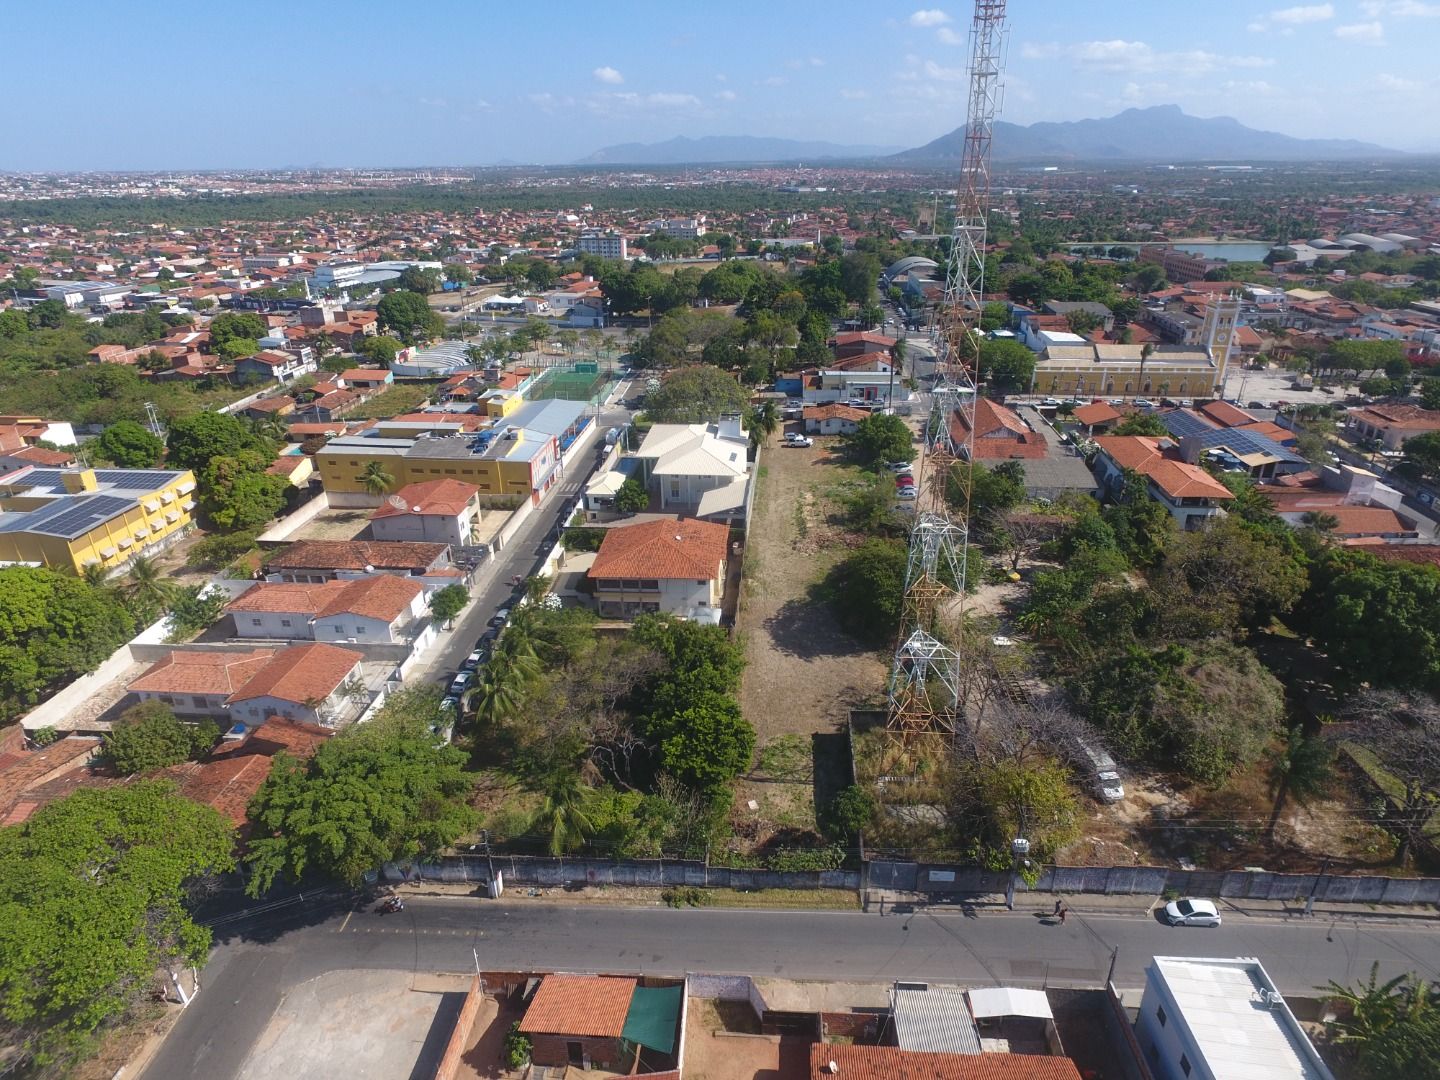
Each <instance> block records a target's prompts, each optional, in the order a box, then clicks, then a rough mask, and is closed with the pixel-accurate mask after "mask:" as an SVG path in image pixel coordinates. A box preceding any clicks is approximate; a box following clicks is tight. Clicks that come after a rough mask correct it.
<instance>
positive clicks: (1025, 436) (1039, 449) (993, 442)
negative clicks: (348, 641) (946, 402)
mask: <svg viewBox="0 0 1440 1080" xmlns="http://www.w3.org/2000/svg"><path fill="white" fill-rule="evenodd" d="M972 415H973V417H974V424H975V438H974V442H973V446H974V451H973V453H974V456H975V458H976V459H988V460H994V459H997V458H1043V457H1045V456H1047V454H1048V450H1047V449H1046V446H1045V439H1044V438H1043V437H1042V436H1041V435H1040V434H1039V433H1037V432H1034V431H1031V430H1030V429H1029V428H1028V427H1026V425H1025V421H1023V420H1021V419H1020V417H1018V416H1016V415H1015V413H1014V412H1012V411H1011V410H1009V409H1007V408H1006V407H1005V406H1004V405H997V404H995V402H993V401H991V400H990V399H989V398H981V399H980V400H979V401H977V402H975V403H974V404H973V405H961V406H960V407H959V408H958V409H956V410H955V412H954V413H953V414H952V415H951V418H950V433H951V435H952V437H953V438H954V439H955V440H956V441H957V442H960V441H963V440H964V438H965V433H966V431H967V429H968V428H969V427H970V424H971V417H972Z"/></svg>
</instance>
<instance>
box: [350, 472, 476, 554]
mask: <svg viewBox="0 0 1440 1080" xmlns="http://www.w3.org/2000/svg"><path fill="white" fill-rule="evenodd" d="M479 524H480V489H479V488H478V487H476V486H475V485H474V484H467V483H465V482H464V481H463V480H452V479H450V478H449V477H446V478H444V479H441V480H427V481H425V482H424V483H422V484H406V485H405V486H404V487H403V488H401V489H400V490H399V491H397V492H395V494H393V495H391V496H389V497H387V498H386V500H385V501H384V502H383V503H382V504H381V505H380V507H379V508H378V509H377V510H376V511H375V512H374V513H373V514H371V515H370V534H371V535H372V536H374V537H375V539H376V540H393V541H398V542H402V543H403V542H406V541H419V542H422V543H439V544H450V545H452V546H454V547H467V546H469V545H470V544H473V543H474V536H475V529H476V526H478V525H479Z"/></svg>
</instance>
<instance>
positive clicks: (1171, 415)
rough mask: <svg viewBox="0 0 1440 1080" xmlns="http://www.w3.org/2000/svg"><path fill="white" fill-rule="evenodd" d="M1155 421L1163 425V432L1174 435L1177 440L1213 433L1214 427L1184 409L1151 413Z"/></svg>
mask: <svg viewBox="0 0 1440 1080" xmlns="http://www.w3.org/2000/svg"><path fill="white" fill-rule="evenodd" d="M1151 415H1153V416H1154V417H1155V419H1157V420H1159V421H1160V423H1162V424H1164V425H1165V430H1166V431H1168V432H1170V434H1171V435H1174V436H1175V438H1177V439H1184V438H1187V437H1188V436H1191V435H1202V434H1204V433H1205V432H1207V431H1214V430H1215V425H1214V424H1212V423H1210V421H1208V420H1206V419H1205V418H1204V417H1202V416H1199V415H1198V414H1196V413H1193V412H1187V411H1185V410H1184V409H1170V410H1168V411H1166V412H1158V413H1152V414H1151Z"/></svg>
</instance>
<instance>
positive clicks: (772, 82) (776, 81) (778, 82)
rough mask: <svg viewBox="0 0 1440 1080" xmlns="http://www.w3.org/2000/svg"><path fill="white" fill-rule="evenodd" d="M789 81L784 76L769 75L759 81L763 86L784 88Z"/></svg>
mask: <svg viewBox="0 0 1440 1080" xmlns="http://www.w3.org/2000/svg"><path fill="white" fill-rule="evenodd" d="M789 81H790V80H789V79H787V78H785V76H784V75H770V76H768V77H766V78H764V79H761V80H760V82H761V83H762V84H763V85H765V86H784V85H785V84H786V83H787V82H789Z"/></svg>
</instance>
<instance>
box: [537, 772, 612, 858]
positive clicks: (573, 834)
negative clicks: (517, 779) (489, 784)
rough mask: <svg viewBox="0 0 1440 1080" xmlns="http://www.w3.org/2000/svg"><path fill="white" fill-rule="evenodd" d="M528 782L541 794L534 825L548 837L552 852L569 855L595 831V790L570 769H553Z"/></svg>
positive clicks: (553, 853) (549, 847)
mask: <svg viewBox="0 0 1440 1080" xmlns="http://www.w3.org/2000/svg"><path fill="white" fill-rule="evenodd" d="M527 785H528V786H530V787H531V789H532V790H533V791H535V792H536V793H537V794H539V795H540V796H541V802H540V806H539V808H538V809H537V810H536V812H535V817H534V820H533V822H532V825H531V827H532V828H534V829H536V830H537V831H539V832H540V833H542V834H543V835H544V836H545V838H546V845H547V850H548V851H549V852H550V854H551V855H565V854H567V853H568V852H571V851H574V850H575V849H576V848H578V847H579V846H580V845H581V844H583V843H584V842H585V840H586V838H587V837H589V836H590V835H591V834H592V833H594V832H595V824H594V822H593V821H592V820H591V806H592V804H593V803H594V801H595V797H594V790H593V789H592V788H591V787H590V785H589V784H587V783H585V780H584V778H583V777H581V775H580V774H579V773H578V772H576V771H574V770H570V769H552V770H551V771H549V772H547V773H545V774H544V775H543V776H539V777H534V778H532V779H531V780H529V781H527Z"/></svg>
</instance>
